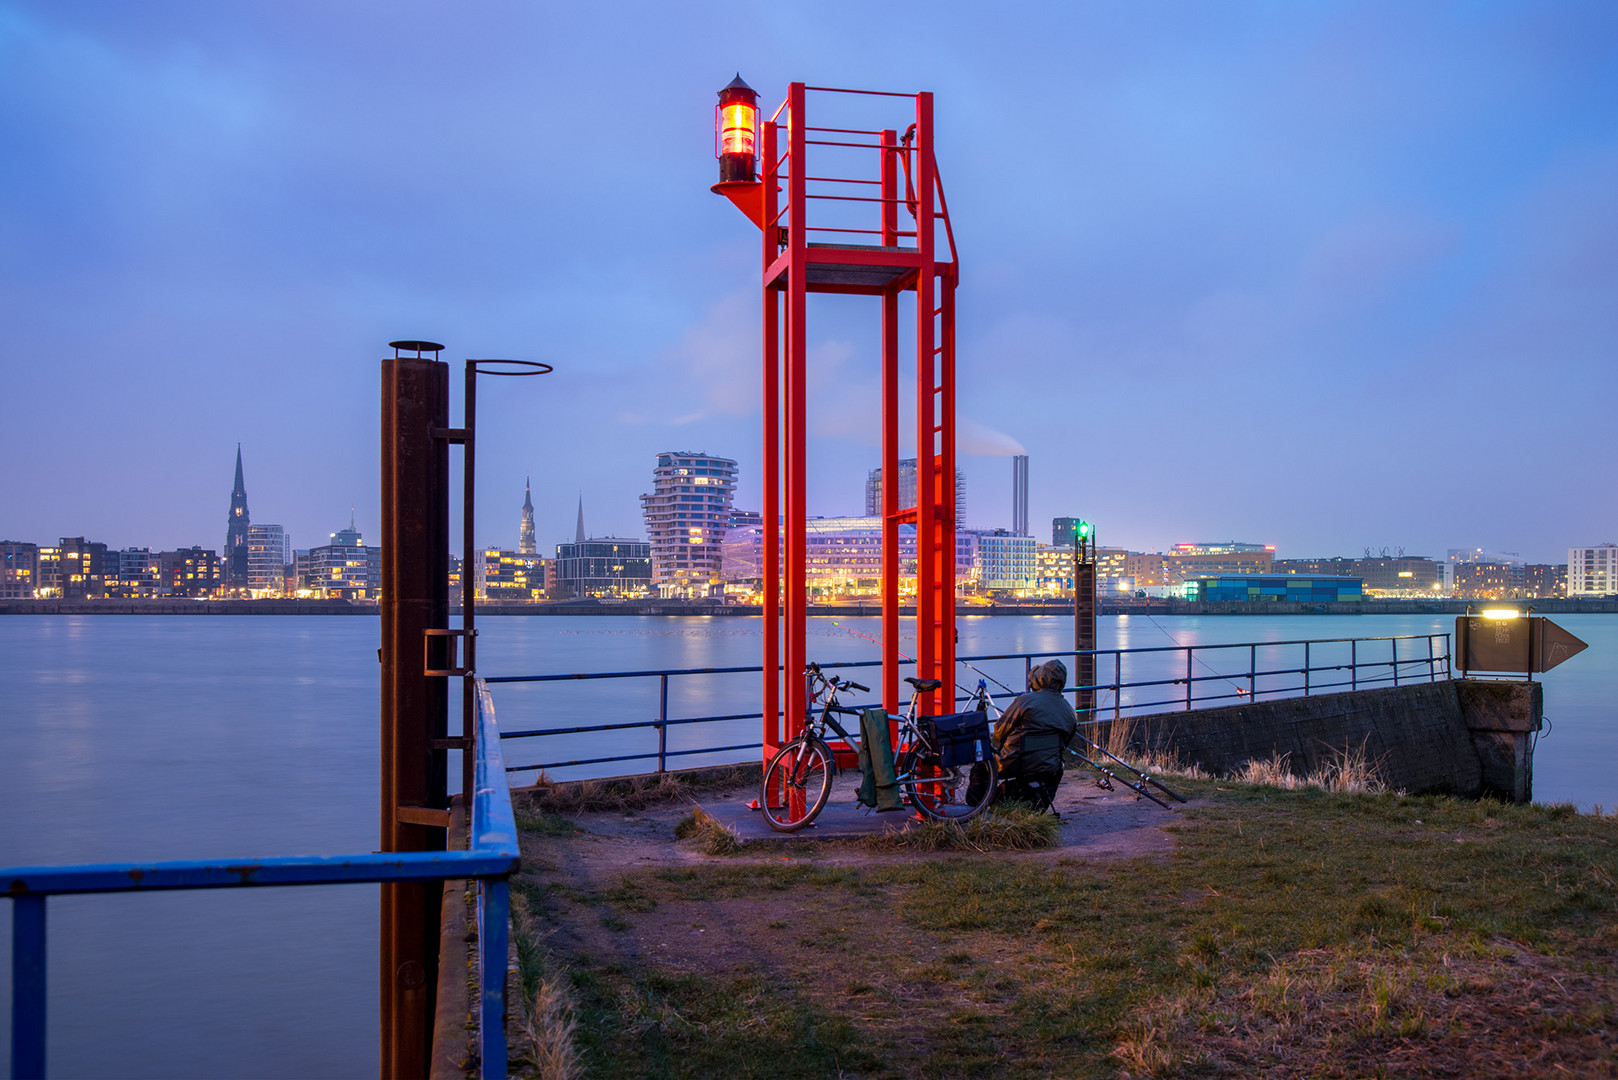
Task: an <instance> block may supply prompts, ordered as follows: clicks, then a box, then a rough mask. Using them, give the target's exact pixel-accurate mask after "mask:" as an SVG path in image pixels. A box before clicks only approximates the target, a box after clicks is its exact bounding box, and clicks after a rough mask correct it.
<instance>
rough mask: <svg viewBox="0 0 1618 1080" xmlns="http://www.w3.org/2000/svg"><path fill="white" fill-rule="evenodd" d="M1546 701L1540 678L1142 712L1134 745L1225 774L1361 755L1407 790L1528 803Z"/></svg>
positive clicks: (1312, 768) (1311, 766)
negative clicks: (1279, 761) (1273, 762)
mask: <svg viewBox="0 0 1618 1080" xmlns="http://www.w3.org/2000/svg"><path fill="white" fill-rule="evenodd" d="M1543 702H1544V698H1543V691H1542V689H1541V687H1540V685H1539V684H1538V683H1528V682H1504V681H1493V680H1484V679H1455V680H1447V681H1444V682H1433V683H1416V684H1413V685H1410V686H1398V687H1382V688H1378V689H1375V690H1358V691H1351V692H1348V693H1341V694H1320V695H1317V696H1312V697H1299V698H1284V699H1281V700H1278V701H1260V702H1254V703H1252V704H1248V705H1232V706H1227V707H1225V708H1219V709H1198V710H1193V711H1190V712H1179V713H1157V714H1154V715H1151V716H1141V717H1135V718H1133V719H1132V720H1131V721H1129V723H1130V725H1131V732H1130V745H1131V746H1132V747H1134V748H1137V749H1141V750H1157V751H1162V752H1165V753H1172V754H1174V755H1176V756H1177V757H1179V758H1180V759H1181V760H1182V761H1187V762H1191V763H1195V764H1197V765H1200V766H1201V767H1202V768H1204V769H1207V770H1208V771H1209V772H1212V773H1214V774H1215V775H1220V776H1228V775H1230V774H1232V773H1235V772H1237V771H1238V770H1240V769H1241V768H1242V767H1243V766H1244V765H1246V764H1247V763H1248V762H1249V761H1265V760H1269V759H1270V758H1273V757H1276V756H1278V755H1285V756H1286V763H1287V766H1288V768H1289V770H1290V771H1291V772H1292V773H1294V774H1295V775H1299V776H1303V775H1307V774H1309V773H1313V772H1317V771H1319V770H1321V769H1322V768H1324V767H1325V766H1327V765H1329V764H1331V763H1332V762H1333V761H1336V760H1340V759H1341V757H1342V755H1344V754H1345V753H1346V754H1359V753H1363V754H1364V756H1365V758H1366V760H1367V761H1369V762H1371V763H1373V764H1374V765H1375V766H1376V768H1377V771H1378V773H1379V774H1380V775H1381V777H1382V778H1383V780H1384V781H1385V782H1386V783H1387V785H1388V786H1389V787H1391V788H1395V789H1398V790H1401V791H1408V792H1411V793H1412V794H1427V793H1438V794H1451V795H1459V796H1462V797H1466V798H1476V797H1478V796H1481V795H1492V796H1496V797H1499V798H1503V799H1510V800H1514V801H1517V802H1527V801H1528V800H1529V799H1531V798H1532V797H1533V733H1534V732H1536V731H1538V730H1539V727H1540V723H1541V718H1542V715H1543Z"/></svg>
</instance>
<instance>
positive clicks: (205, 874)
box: [0, 680, 520, 1080]
mask: <svg viewBox="0 0 1618 1080" xmlns="http://www.w3.org/2000/svg"><path fill="white" fill-rule="evenodd" d="M475 697H476V703H477V704H476V708H475V712H476V717H475V724H476V732H477V755H476V770H475V789H474V791H473V797H472V827H471V837H470V841H471V842H470V845H469V847H468V849H467V850H465V851H423V852H390V853H383V854H376V853H366V854H362V855H312V856H287V857H279V858H270V859H235V860H174V861H168V862H153V863H97V864H91V865H81V866H21V867H5V868H0V885H4V886H5V889H6V895H7V896H9V897H10V899H11V905H12V915H11V920H12V959H11V988H12V1004H11V1075H12V1077H13V1078H14V1080H18V1078H24V1077H28V1078H33V1077H42V1076H44V1075H45V1031H46V1018H45V932H46V920H45V901H46V898H47V897H51V896H64V895H70V894H74V893H114V892H153V891H157V890H172V889H222V888H243V887H248V888H252V887H265V886H273V885H356V884H371V883H379V882H405V881H444V880H447V879H451V878H473V879H476V880H477V882H478V894H477V917H478V972H479V975H478V987H479V1000H478V1003H477V1009H478V1016H479V1032H478V1038H479V1048H478V1049H479V1053H480V1057H481V1061H482V1073H481V1075H483V1076H485V1077H503V1076H505V1075H506V1036H505V1027H504V1022H503V1019H502V1014H503V1013H504V1011H505V986H506V974H507V966H506V965H507V949H508V947H509V943H510V891H509V886H508V884H507V877H508V876H509V875H510V874H511V873H513V872H514V871H515V870H516V869H517V865H518V862H519V859H520V852H519V850H518V847H517V823H516V819H515V817H514V816H513V814H512V809H511V793H510V791H509V789H508V788H507V786H506V768H505V759H504V758H503V756H502V752H501V746H500V730H499V726H498V725H497V724H496V722H495V716H494V703H493V699H492V698H491V697H490V696H489V690H488V687H487V686H485V685H483V683H482V680H478V682H477V687H476V695H475Z"/></svg>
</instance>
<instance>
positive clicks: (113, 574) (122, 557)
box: [106, 548, 163, 600]
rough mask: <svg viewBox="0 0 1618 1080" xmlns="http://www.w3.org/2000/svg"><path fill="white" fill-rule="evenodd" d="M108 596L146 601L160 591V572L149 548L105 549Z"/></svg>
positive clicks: (161, 583)
mask: <svg viewBox="0 0 1618 1080" xmlns="http://www.w3.org/2000/svg"><path fill="white" fill-rule="evenodd" d="M106 568H107V575H106V590H107V595H108V596H111V597H117V598H119V599H123V600H149V599H151V598H152V597H154V596H161V595H162V594H163V575H162V573H161V572H160V567H159V565H158V558H157V553H156V552H154V551H152V549H151V548H124V549H123V550H122V551H108V552H107V561H106Z"/></svg>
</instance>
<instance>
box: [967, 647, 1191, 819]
mask: <svg viewBox="0 0 1618 1080" xmlns="http://www.w3.org/2000/svg"><path fill="white" fill-rule="evenodd" d="M960 663H962V664H964V665H965V666H967V667H969V668H971V669H972V670H973V671H976V672H977V673H978V674H979V675H981V676H982V677H983V678H985V679H988V680H989V681H990V682H992V683H994V685H996V686H998V687H999V688H1000V689H1002V690H1004V691H1005V692H1006V693H1008V694H1014V693H1016V691H1015V690H1013V689H1011V687H1009V686H1007V685H1006V684H1005V683H1003V682H1001V681H1000V680H999V679H997V678H995V677H994V676H993V675H990V674H989V673H988V672H986V671H982V670H980V669H979V668H977V667H975V666H974V665H972V664H971V663H970V662H968V661H966V660H962V661H960ZM980 685H981V684H980ZM984 700H987V695H985V697H984ZM1074 734H1075V735H1077V736H1078V737H1079V738H1081V739H1083V740H1084V741H1085V742H1087V743H1089V744H1090V745H1091V746H1092V747H1094V748H1095V749H1097V750H1099V751H1101V752H1102V753H1103V754H1106V755H1107V756H1108V757H1110V758H1112V760H1114V761H1116V762H1117V763H1118V764H1120V765H1122V766H1123V767H1124V768H1126V769H1128V770H1129V771H1130V772H1132V773H1134V774H1135V775H1136V776H1138V777H1140V779H1141V782H1142V783H1146V784H1151V785H1152V786H1153V787H1155V788H1158V789H1159V790H1161V791H1162V792H1163V793H1164V794H1165V795H1167V796H1169V798H1171V799H1175V800H1177V801H1179V802H1185V801H1186V799H1185V796H1184V795H1181V794H1180V793H1179V792H1177V791H1174V790H1172V789H1170V788H1169V787H1168V785H1166V784H1164V783H1163V782H1162V781H1161V780H1159V779H1158V778H1157V777H1155V776H1153V775H1152V774H1151V773H1149V772H1147V771H1145V770H1144V769H1139V768H1136V767H1135V766H1134V765H1131V764H1130V763H1129V762H1127V761H1125V760H1124V759H1123V758H1121V757H1119V756H1118V755H1117V754H1115V753H1113V752H1112V751H1111V750H1108V749H1107V748H1106V747H1105V746H1102V745H1101V744H1100V743H1098V742H1096V741H1095V740H1094V739H1092V738H1090V737H1089V736H1088V735H1086V734H1085V733H1084V732H1083V731H1075V732H1074ZM1070 749H1071V748H1070ZM1071 752H1072V753H1073V754H1074V755H1075V756H1077V757H1079V758H1080V760H1082V761H1085V762H1086V763H1089V764H1092V765H1093V764H1094V763H1093V762H1090V759H1089V758H1086V757H1084V756H1083V755H1082V754H1079V752H1078V751H1077V750H1072V751H1071ZM1096 768H1099V766H1096ZM1108 775H1109V776H1111V775H1113V774H1112V773H1108ZM1125 783H1128V781H1125ZM1130 786H1131V787H1137V788H1138V785H1135V784H1130ZM1143 794H1144V792H1143ZM1148 797H1150V796H1148ZM1152 801H1153V802H1160V801H1161V800H1158V799H1156V798H1152Z"/></svg>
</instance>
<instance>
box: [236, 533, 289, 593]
mask: <svg viewBox="0 0 1618 1080" xmlns="http://www.w3.org/2000/svg"><path fill="white" fill-rule="evenodd" d="M291 561H292V542H291V541H290V540H289V539H288V538H287V534H286V530H285V529H283V528H282V527H281V526H279V525H249V526H248V527H247V589H248V591H249V592H250V593H252V595H254V596H284V595H285V594H286V582H287V564H288V563H290V562H291Z"/></svg>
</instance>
